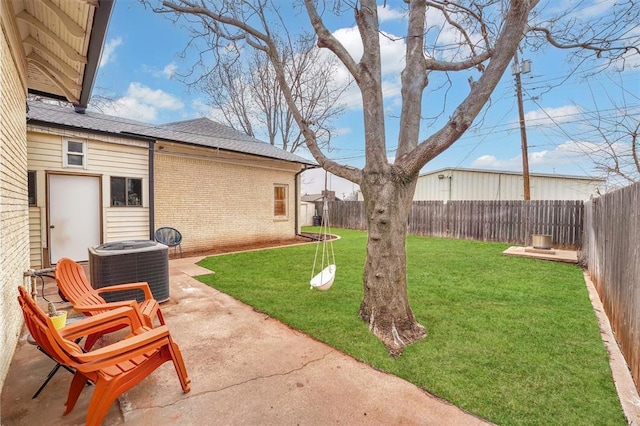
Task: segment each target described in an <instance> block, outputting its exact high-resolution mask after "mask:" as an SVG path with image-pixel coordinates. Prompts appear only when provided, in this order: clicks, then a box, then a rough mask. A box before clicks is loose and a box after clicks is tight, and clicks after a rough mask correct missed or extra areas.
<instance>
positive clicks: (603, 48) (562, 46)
mask: <svg viewBox="0 0 640 426" xmlns="http://www.w3.org/2000/svg"><path fill="white" fill-rule="evenodd" d="M529 32H540V33H543V34H544V36H545V38H546V39H547V41H548V42H549V43H550V44H551V45H552V46H554V47H557V48H558V49H586V50H593V51H594V52H596V55H597V56H598V58H599V57H600V55H601V54H602V53H603V52H612V51H621V52H622V53H627V52H630V51H635V52H636V53H637V54H640V47H638V46H611V45H608V44H609V43H610V42H609V41H607V42H605V45H597V44H592V43H586V42H585V43H572V44H562V43H561V42H559V41H557V40H556V39H555V38H554V37H553V35H552V34H551V31H550V30H549V29H548V28H543V27H530V28H529Z"/></svg>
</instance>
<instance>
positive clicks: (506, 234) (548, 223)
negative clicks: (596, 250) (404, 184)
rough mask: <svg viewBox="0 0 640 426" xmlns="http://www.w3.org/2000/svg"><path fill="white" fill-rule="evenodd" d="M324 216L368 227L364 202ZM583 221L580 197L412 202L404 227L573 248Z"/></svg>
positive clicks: (332, 208)
mask: <svg viewBox="0 0 640 426" xmlns="http://www.w3.org/2000/svg"><path fill="white" fill-rule="evenodd" d="M320 208H321V207H320ZM319 211H322V210H319ZM329 215H330V220H331V225H332V226H336V227H340V228H348V229H360V230H366V229H367V220H366V216H365V210H364V202H363V201H334V202H331V203H329ZM582 219H583V202H582V201H448V202H446V203H445V202H444V201H414V202H413V206H412V208H411V213H410V214H409V221H408V225H409V229H408V231H409V233H410V234H415V235H425V236H435V237H447V238H459V239H470V240H480V241H499V242H504V243H512V244H520V245H528V244H531V235H532V234H549V235H551V241H552V243H553V246H554V247H557V248H572V249H577V248H580V247H581V246H582Z"/></svg>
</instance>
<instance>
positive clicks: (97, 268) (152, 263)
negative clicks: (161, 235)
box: [89, 240, 169, 302]
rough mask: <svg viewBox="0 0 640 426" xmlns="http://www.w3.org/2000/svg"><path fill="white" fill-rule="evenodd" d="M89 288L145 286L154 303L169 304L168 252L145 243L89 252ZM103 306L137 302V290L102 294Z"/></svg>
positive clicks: (139, 298)
mask: <svg viewBox="0 0 640 426" xmlns="http://www.w3.org/2000/svg"><path fill="white" fill-rule="evenodd" d="M89 269H90V275H91V286H92V287H93V288H95V289H100V288H103V287H109V286H112V285H116V284H126V283H135V282H141V281H144V282H147V283H149V287H150V289H151V293H152V294H153V298H154V299H156V300H157V301H158V302H166V301H167V300H169V248H168V247H167V246H165V245H164V244H160V243H158V242H155V241H149V240H131V241H117V242H112V243H106V244H102V245H99V246H97V247H90V248H89ZM102 296H103V297H104V299H105V300H106V301H107V302H118V301H121V300H133V299H135V300H137V301H138V302H142V301H143V300H144V295H143V293H142V291H141V290H127V291H118V292H113V293H104V294H102Z"/></svg>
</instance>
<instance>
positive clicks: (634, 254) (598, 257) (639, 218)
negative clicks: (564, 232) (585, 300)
mask: <svg viewBox="0 0 640 426" xmlns="http://www.w3.org/2000/svg"><path fill="white" fill-rule="evenodd" d="M639 241H640V184H635V185H632V186H629V187H626V188H623V189H621V190H619V191H615V192H611V193H608V194H605V195H602V196H600V197H598V198H596V199H593V200H591V201H588V202H586V203H585V206H584V241H583V250H582V252H581V253H580V260H581V261H582V262H585V263H586V264H587V269H588V271H589V275H591V279H592V281H593V283H594V285H595V287H596V289H597V290H598V294H599V295H600V299H601V300H602V304H603V306H604V309H605V312H606V313H607V316H608V317H609V321H610V322H611V328H612V329H613V331H614V333H615V335H616V340H617V342H618V345H619V346H620V349H621V351H622V353H623V354H624V357H625V359H626V361H627V364H628V365H629V369H630V370H631V375H632V377H633V380H634V382H635V385H636V388H637V389H638V390H639V391H640V244H639Z"/></svg>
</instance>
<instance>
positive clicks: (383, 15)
mask: <svg viewBox="0 0 640 426" xmlns="http://www.w3.org/2000/svg"><path fill="white" fill-rule="evenodd" d="M404 16H405V11H403V10H398V9H393V8H392V7H391V6H388V5H384V6H383V5H378V19H379V20H380V22H386V21H395V20H398V19H402V18H404Z"/></svg>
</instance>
